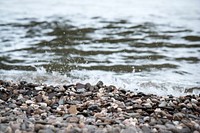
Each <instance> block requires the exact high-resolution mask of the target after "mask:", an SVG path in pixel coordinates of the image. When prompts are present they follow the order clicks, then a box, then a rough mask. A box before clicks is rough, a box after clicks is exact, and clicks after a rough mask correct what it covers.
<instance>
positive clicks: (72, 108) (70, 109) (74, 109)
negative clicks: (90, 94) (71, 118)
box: [68, 105, 78, 114]
mask: <svg viewBox="0 0 200 133" xmlns="http://www.w3.org/2000/svg"><path fill="white" fill-rule="evenodd" d="M68 112H69V113H70V114H77V113H78V111H77V107H76V105H71V106H70V108H69V109H68Z"/></svg>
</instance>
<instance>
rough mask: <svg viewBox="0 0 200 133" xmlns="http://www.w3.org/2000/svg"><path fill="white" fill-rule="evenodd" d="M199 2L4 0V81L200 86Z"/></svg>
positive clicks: (158, 88) (180, 91) (174, 90)
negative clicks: (99, 81) (100, 81)
mask: <svg viewBox="0 0 200 133" xmlns="http://www.w3.org/2000/svg"><path fill="white" fill-rule="evenodd" d="M199 7H200V1H199V0H176V1H173V0H154V1H149V0H139V1H137V0H109V1H107V0H101V1H97V0H96V1H95V0H84V1H81V0H73V1H69V0H66V1H64V0H56V1H55V0H48V1H40V0H4V1H3V0H2V1H0V18H1V19H0V45H1V47H0V79H3V80H13V81H20V80H26V81H28V82H37V83H47V84H68V83H76V82H82V83H86V82H90V83H92V84H95V83H96V82H97V81H98V80H102V81H103V82H104V83H105V84H107V85H109V84H114V85H116V86H117V87H122V88H126V89H130V90H133V91H142V92H145V93H154V94H158V95H168V94H173V95H184V90H185V89H186V88H190V87H199V86H200V78H199V77H200V69H199V66H200V8H199ZM193 93H194V94H198V93H199V91H198V90H195V91H194V92H193Z"/></svg>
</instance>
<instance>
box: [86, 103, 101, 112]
mask: <svg viewBox="0 0 200 133" xmlns="http://www.w3.org/2000/svg"><path fill="white" fill-rule="evenodd" d="M88 110H91V111H97V112H100V111H101V108H100V107H99V105H96V104H93V105H90V106H89V107H88Z"/></svg>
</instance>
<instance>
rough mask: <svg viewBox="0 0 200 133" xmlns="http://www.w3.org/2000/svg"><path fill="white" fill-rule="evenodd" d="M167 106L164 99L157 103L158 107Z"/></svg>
mask: <svg viewBox="0 0 200 133" xmlns="http://www.w3.org/2000/svg"><path fill="white" fill-rule="evenodd" d="M166 106H167V102H166V101H162V102H161V103H160V104H159V105H158V107H161V108H162V107H166Z"/></svg>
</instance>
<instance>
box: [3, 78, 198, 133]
mask: <svg viewBox="0 0 200 133" xmlns="http://www.w3.org/2000/svg"><path fill="white" fill-rule="evenodd" d="M199 106H200V97H199V96H196V95H187V96H180V97H175V96H172V95H171V96H156V95H152V94H144V93H141V92H139V93H134V92H132V91H129V90H125V89H123V88H119V89H117V88H116V87H115V86H113V85H109V86H106V85H104V83H103V82H102V81H99V82H98V83H97V84H96V85H91V84H90V83H87V84H82V83H77V84H75V85H74V84H71V85H64V86H62V85H59V86H48V85H45V84H33V83H27V82H25V81H23V82H21V83H13V82H6V81H2V80H0V133H1V132H8V133H11V132H16V133H21V132H40V133H47V132H49V133H51V132H77V133H79V132H80V133H88V132H89V133H92V132H98V133H106V132H108V133H132V132H137V133H143V132H144V133H145V132H146V133H149V132H152V133H159V132H165V133H172V132H176V133H182V132H183V133H187V132H191V133H199V131H200V108H199Z"/></svg>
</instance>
